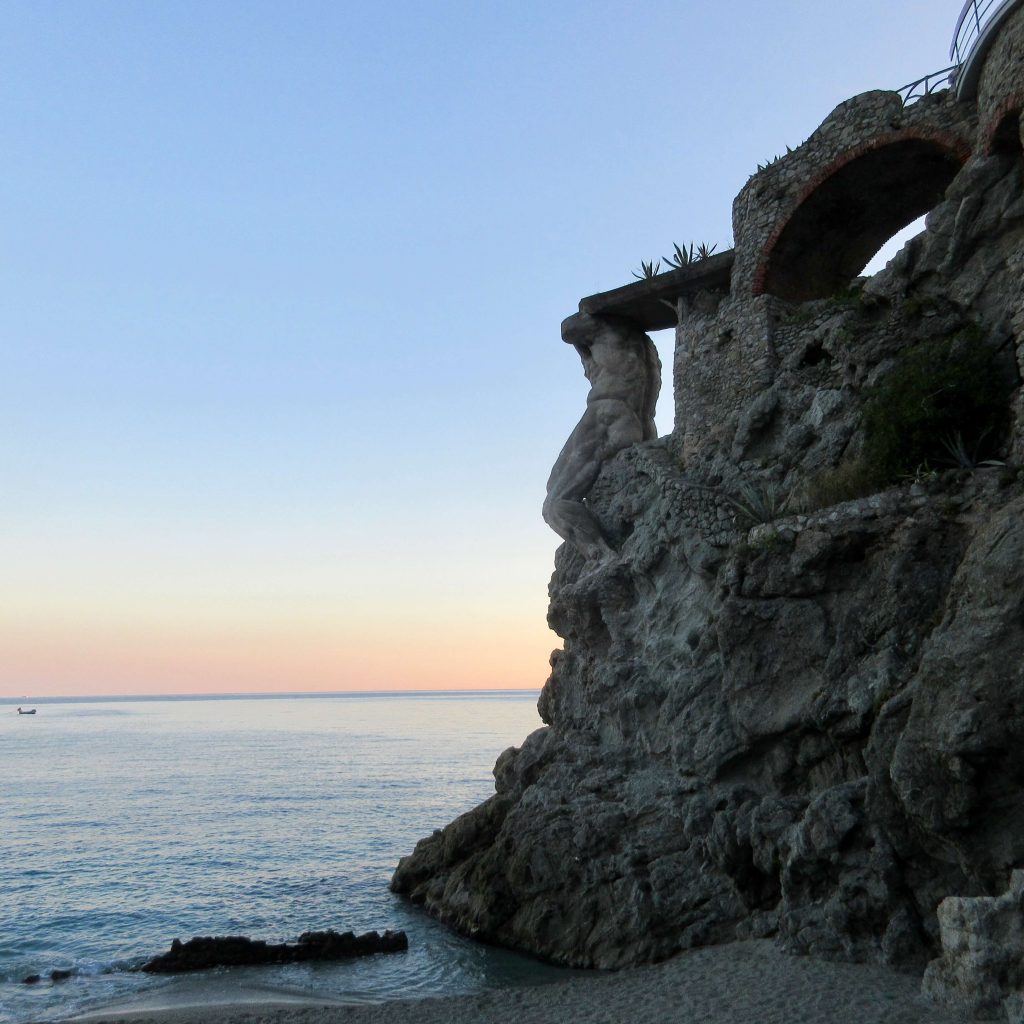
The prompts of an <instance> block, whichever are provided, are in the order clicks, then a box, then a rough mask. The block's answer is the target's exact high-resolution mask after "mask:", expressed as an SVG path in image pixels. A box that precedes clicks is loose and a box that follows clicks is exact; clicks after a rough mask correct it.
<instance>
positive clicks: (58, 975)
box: [50, 970, 73, 981]
mask: <svg viewBox="0 0 1024 1024" xmlns="http://www.w3.org/2000/svg"><path fill="white" fill-rule="evenodd" d="M72 973H73V972H72V971H61V970H53V971H50V981H67V980H68V978H70V977H71V975H72Z"/></svg>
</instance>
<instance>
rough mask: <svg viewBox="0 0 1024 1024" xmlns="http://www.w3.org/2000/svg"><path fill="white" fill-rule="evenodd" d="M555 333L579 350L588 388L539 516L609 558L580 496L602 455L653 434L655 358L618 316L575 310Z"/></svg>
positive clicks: (657, 382)
mask: <svg viewBox="0 0 1024 1024" xmlns="http://www.w3.org/2000/svg"><path fill="white" fill-rule="evenodd" d="M562 339H563V340H564V341H566V342H568V343H569V344H570V345H572V346H573V347H574V348H575V349H576V351H577V352H579V354H580V359H582V361H583V373H584V375H585V376H586V378H587V380H588V381H590V393H589V394H588V395H587V409H586V412H584V413H583V417H582V418H581V419H580V421H579V423H577V424H576V427H575V429H574V430H573V432H572V433H571V434H570V435H569V439H568V440H567V441H566V442H565V445H564V446H563V448H562V450H561V452H560V453H559V455H558V458H557V459H556V460H555V465H554V468H553V469H552V470H551V476H550V477H549V478H548V487H547V498H546V499H545V501H544V509H543V515H544V521H545V522H546V523H547V524H548V526H550V527H551V529H552V530H554V531H555V533H557V534H558V535H559V536H560V537H561V538H562V539H563V540H566V541H568V542H569V543H570V544H572V545H573V547H575V548H576V549H577V551H579V552H580V554H581V555H583V557H584V558H585V559H586V560H587V561H588V562H597V563H598V564H600V563H603V562H607V561H610V560H611V559H613V558H614V557H615V549H614V548H612V546H611V545H610V544H609V543H608V540H607V538H606V537H605V536H604V534H603V533H602V531H601V527H600V526H599V525H598V522H597V520H596V519H595V518H594V516H593V515H592V513H591V512H590V510H589V509H588V508H587V505H586V497H587V495H588V494H589V493H590V489H591V488H592V487H593V486H594V482H595V481H596V480H597V476H598V473H600V471H601V466H602V465H603V464H604V462H605V461H606V460H607V459H610V458H611V457H612V456H613V455H615V454H616V452H619V451H621V450H622V449H623V448H628V447H629V446H630V445H634V444H637V443H638V442H640V441H653V440H654V439H655V438H656V437H657V436H658V434H657V429H656V428H655V425H654V408H655V405H656V403H657V401H658V392H659V391H660V390H661V360H660V359H659V358H658V351H657V349H656V348H655V347H654V343H653V342H652V341H651V339H650V338H649V337H648V336H647V335H646V334H645V333H644V332H643V331H641V330H640V329H639V328H637V327H635V326H633V325H632V324H630V323H629V322H628V321H626V320H622V319H617V318H612V317H595V316H591V315H589V314H587V313H577V314H575V315H574V316H571V317H568V318H567V319H566V320H564V321H563V322H562Z"/></svg>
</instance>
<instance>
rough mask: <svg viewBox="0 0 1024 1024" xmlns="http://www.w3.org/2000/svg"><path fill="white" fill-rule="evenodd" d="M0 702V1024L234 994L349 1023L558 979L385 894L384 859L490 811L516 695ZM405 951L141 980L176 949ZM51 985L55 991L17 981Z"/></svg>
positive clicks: (522, 716)
mask: <svg viewBox="0 0 1024 1024" xmlns="http://www.w3.org/2000/svg"><path fill="white" fill-rule="evenodd" d="M17 703H24V702H23V701H22V702H7V701H3V702H0V771H2V778H3V784H4V791H3V810H2V817H0V1021H2V1022H8V1024H11V1022H13V1024H17V1022H22V1021H28V1020H53V1019H55V1018H59V1017H66V1016H69V1015H72V1014H77V1013H82V1012H87V1011H89V1010H91V1009H95V1008H99V1007H102V1006H105V1005H110V1004H112V1003H117V1002H118V1001H119V1000H124V999H126V998H132V999H142V1000H143V1001H146V999H147V998H149V999H151V1000H153V1001H155V1002H160V1001H169V1002H174V1001H181V1000H182V998H183V996H182V993H183V992H186V991H187V992H192V993H194V992H196V991H199V990H201V989H202V987H203V986H204V985H206V986H208V987H209V991H210V992H215V991H221V992H223V991H229V990H230V989H231V986H232V985H236V984H238V985H247V986H258V987H262V988H271V989H274V990H275V991H278V992H280V993H293V994H297V995H303V994H304V995H318V996H327V997H331V998H337V999H341V1000H344V1001H350V1002H361V1001H377V1000H381V999H388V998H397V997H401V996H430V995H442V994H451V993H457V992H473V991H477V990H479V989H481V988H485V987H490V986H494V985H507V984H532V983H538V982H543V981H546V980H552V979H553V978H554V977H559V976H560V972H557V971H556V970H555V969H554V968H545V967H543V966H542V965H539V964H537V963H535V962H533V961H531V960H527V959H525V958H521V957H517V956H515V955H513V954H509V953H506V952H503V951H499V950H494V949H488V948H486V947H483V946H479V945H476V944H473V943H470V942H468V941H466V940H463V939H461V938H459V937H458V936H456V935H454V934H452V933H451V932H449V931H448V930H447V929H445V928H443V927H441V926H440V925H438V924H436V923H435V922H433V921H431V920H430V919H429V918H427V917H426V916H425V915H424V914H422V913H421V912H420V911H418V910H416V909H415V908H413V907H411V906H410V905H408V904H407V903H406V902H404V901H403V900H401V899H399V898H398V897H396V896H393V895H392V894H391V893H390V892H389V891H388V887H387V886H388V881H389V879H390V876H391V873H392V871H393V870H394V867H395V865H396V863H397V862H398V859H399V857H401V856H404V855H405V854H406V853H408V852H409V851H410V850H411V849H412V847H413V845H414V844H415V842H416V841H417V840H418V839H420V838H422V837H423V836H424V835H428V834H429V833H430V832H431V831H432V830H433V829H435V828H438V827H440V826H441V825H443V824H444V823H446V822H448V821H450V820H451V819H452V818H453V817H455V816H456V815H458V814H460V813H462V812H463V811H466V810H468V809H469V808H471V807H472V806H474V805H475V804H477V803H478V802H480V801H481V800H483V799H485V798H486V797H487V796H489V795H490V794H491V793H492V792H493V779H492V777H491V774H490V770H491V767H492V765H493V764H494V761H495V759H496V757H497V755H498V754H499V753H500V752H501V751H502V750H503V749H504V748H505V747H508V746H510V745H518V744H519V743H521V742H522V740H523V739H524V738H525V737H526V736H527V734H528V733H530V732H531V731H532V730H533V729H535V728H537V727H539V726H540V721H539V719H538V717H537V712H536V707H535V703H536V695H535V694H513V693H507V692H505V693H474V694H464V693H462V694H417V695H391V694H388V695H367V694H358V695H352V694H346V695H338V696H315V697H313V696H311V697H275V698H227V699H215V698H199V699H134V700H119V701H110V700H74V701H70V700H68V701H61V702H57V701H44V702H40V703H38V704H35V705H34V706H35V707H38V709H39V713H38V714H37V715H35V716H32V717H29V716H19V715H17V714H16V713H15V707H16V704H17ZM329 927H333V928H336V929H338V930H342V931H343V930H347V929H352V930H354V931H357V932H360V931H366V930H370V929H380V930H383V929H385V928H393V929H398V928H401V929H405V931H406V932H407V933H408V934H409V941H410V950H409V952H408V953H406V954H393V955H388V956H376V957H369V958H366V959H362V960H357V961H353V962H351V963H348V964H340V965H325V964H319V965H294V966H289V967H274V968H249V969H245V970H242V971H237V970H236V971H234V972H230V971H223V970H222V971H216V972H206V973H204V974H203V975H202V976H200V977H196V976H192V975H190V976H188V979H187V981H182V980H181V979H167V978H159V979H154V978H148V977H146V976H144V975H139V974H134V973H130V972H128V971H127V968H128V967H130V966H131V965H133V964H136V963H138V962H140V960H142V959H144V958H145V957H146V956H148V955H152V954H155V953H158V952H162V951H164V950H165V949H166V948H167V946H168V945H169V944H170V941H171V940H172V939H173V938H175V937H180V938H182V939H186V938H189V937H191V936H193V935H226V934H245V935H251V936H254V937H259V938H266V939H270V940H275V941H281V940H285V939H294V938H295V937H296V936H297V935H298V934H299V933H301V932H303V931H306V930H308V929H322V928H329ZM54 968H64V969H71V970H72V971H73V972H74V974H73V976H72V977H71V978H70V979H69V980H68V981H65V982H57V983H54V982H50V981H49V980H46V981H44V982H42V983H41V984H39V985H35V986H27V985H24V984H22V983H21V979H22V978H24V977H25V976H26V975H29V974H43V975H44V976H45V975H47V974H48V972H49V971H51V970H52V969H54Z"/></svg>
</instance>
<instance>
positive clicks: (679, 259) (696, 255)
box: [665, 242, 718, 270]
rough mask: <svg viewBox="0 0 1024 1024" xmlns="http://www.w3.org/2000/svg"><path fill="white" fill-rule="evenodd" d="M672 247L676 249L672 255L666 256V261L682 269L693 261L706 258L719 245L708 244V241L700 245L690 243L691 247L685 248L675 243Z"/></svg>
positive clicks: (696, 261)
mask: <svg viewBox="0 0 1024 1024" xmlns="http://www.w3.org/2000/svg"><path fill="white" fill-rule="evenodd" d="M672 248H673V249H674V250H675V251H674V252H673V253H672V255H671V256H666V257H665V262H666V263H668V264H669V265H670V266H673V267H675V268H676V269H677V270H682V269H683V267H688V266H689V265H690V264H691V263H698V262H700V261H701V260H706V259H707V258H708V257H709V256H710V255H711V254H712V253H713V252H714V251H715V250H716V249H717V248H718V246H717V245H708V243H707V242H701V243H700V244H699V245H696V246H695V245H694V244H693V242H691V243H690V245H689V247H688V248H686V249H684V248H682V247H681V246H679V245H676V244H673V246H672Z"/></svg>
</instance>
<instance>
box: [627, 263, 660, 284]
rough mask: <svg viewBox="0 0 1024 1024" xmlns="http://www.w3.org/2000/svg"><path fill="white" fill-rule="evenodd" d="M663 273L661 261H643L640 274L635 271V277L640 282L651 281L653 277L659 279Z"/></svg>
mask: <svg viewBox="0 0 1024 1024" xmlns="http://www.w3.org/2000/svg"><path fill="white" fill-rule="evenodd" d="M660 273H661V260H657V261H655V260H651V262H650V263H645V262H644V261H643V260H641V261H640V273H639V274H638V273H637V272H636V271H635V270H634V271H633V276H634V277H635V278H636V279H637V280H638V281H649V280H650V279H651V278H652V277H657V276H658V274H660Z"/></svg>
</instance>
